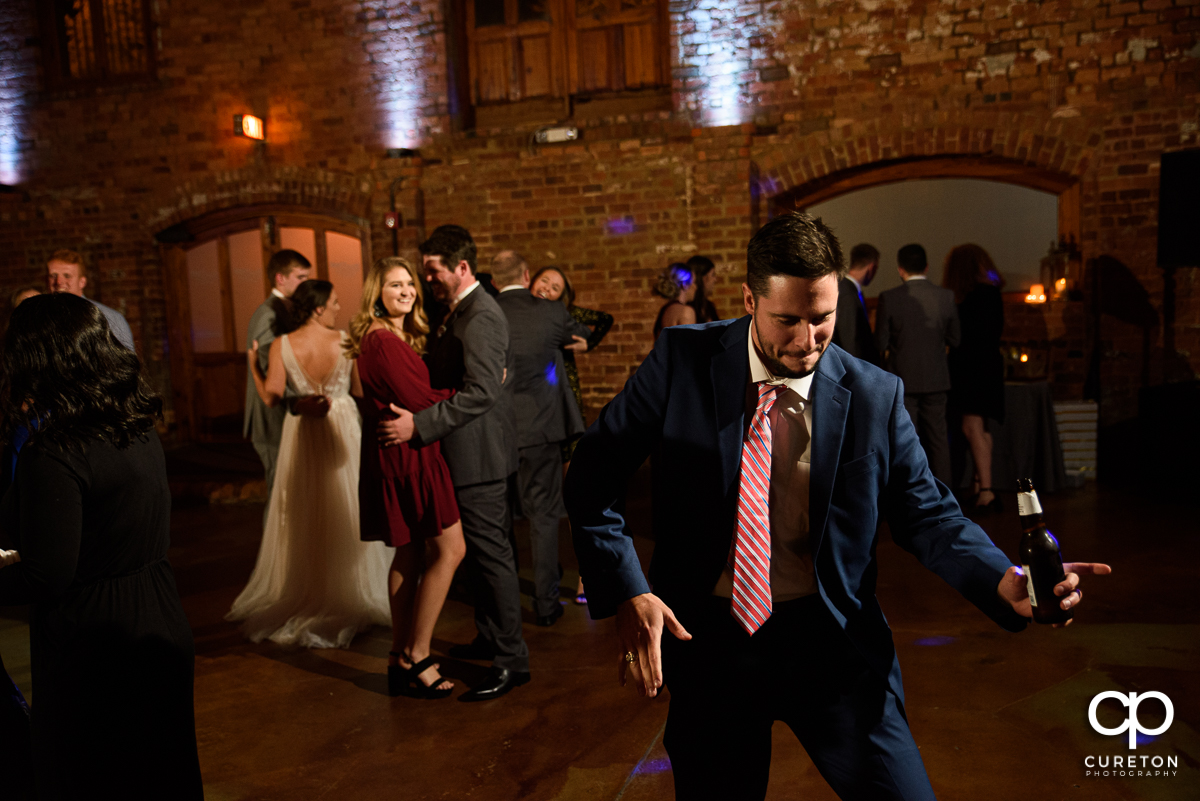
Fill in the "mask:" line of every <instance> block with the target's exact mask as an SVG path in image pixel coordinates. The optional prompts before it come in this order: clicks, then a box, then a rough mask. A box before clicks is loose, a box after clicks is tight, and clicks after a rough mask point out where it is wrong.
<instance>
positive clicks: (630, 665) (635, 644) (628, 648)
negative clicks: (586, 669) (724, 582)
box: [617, 593, 692, 698]
mask: <svg viewBox="0 0 1200 801" xmlns="http://www.w3.org/2000/svg"><path fill="white" fill-rule="evenodd" d="M664 625H665V626H666V627H667V629H669V630H670V632H671V633H672V634H674V635H675V636H676V637H678V638H679V639H681V640H690V639H692V635H691V634H688V632H687V629H685V628H684V627H683V624H682V623H680V622H679V621H678V620H677V619H676V618H675V613H674V612H672V611H671V609H670V608H669V607H668V606H667V605H666V604H664V603H663V602H662V601H661V600H660V599H659V598H658V596H656V595H652V594H651V593H645V594H643V595H635V596H633V597H632V598H630V599H629V600H627V601H624V602H622V603H621V605H620V606H618V607H617V639H618V640H619V641H620V643H621V654H620V656H621V667H620V668H619V669H618V673H617V678H618V679H619V680H620V682H621V686H622V687H624V686H625V674H626V671H627V670H631V671H632V672H633V680H634V682H636V684H637V688H638V692H639V693H641V694H642V695H644V696H646V697H647V698H653V697H654V696H656V695H658V690H659V688H660V687H662V684H663V672H662V632H663V626H664ZM628 653H632V654H633V655H634V657H635V659H634V661H632V662H629V661H627V660H626V659H625V654H628Z"/></svg>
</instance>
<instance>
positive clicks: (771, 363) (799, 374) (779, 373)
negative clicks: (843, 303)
mask: <svg viewBox="0 0 1200 801" xmlns="http://www.w3.org/2000/svg"><path fill="white" fill-rule="evenodd" d="M750 322H751V324H752V325H753V326H754V333H755V335H756V337H757V338H758V344H759V346H760V347H759V348H757V350H758V355H759V358H761V359H762V362H763V364H764V365H766V367H767V369H768V370H770V371H771V375H773V376H775V377H776V378H804V377H805V376H807V375H812V374H813V373H815V372H816V371H817V367H819V366H820V364H821V359H823V358H825V351H827V350H829V347H828V346H829V340H826V341H825V343H824V344H823V345H821V355H819V356H818V357H817V361H816V362H815V363H814V364H813V367H812V369H811V370H791V369H789V368H787V367H786V366H784V364H783V362H781V361H780V360H779V359H778V358H777V357H776V356H775V354H774V353H768V352H767V345H766V344H764V343H765V342H766V340H764V339H763V337H762V333H761V332H760V331H759V330H758V318H757V317H755V316H751V317H750Z"/></svg>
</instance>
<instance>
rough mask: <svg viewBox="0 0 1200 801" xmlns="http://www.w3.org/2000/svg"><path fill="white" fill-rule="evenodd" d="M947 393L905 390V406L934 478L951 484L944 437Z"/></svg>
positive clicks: (947, 484)
mask: <svg viewBox="0 0 1200 801" xmlns="http://www.w3.org/2000/svg"><path fill="white" fill-rule="evenodd" d="M949 395H950V393H948V392H905V393H904V408H905V409H907V410H908V416H909V417H911V418H912V421H913V425H914V426H916V428H917V437H918V438H919V439H920V440H921V447H922V448H924V449H925V458H927V459H928V460H929V470H930V472H932V473H933V477H934V478H936V479H937V480H938V481H940V482H942V483H943V484H945V485H946V486H949V485H950V440H949V439H948V438H947V436H946V401H947V399H948V398H949Z"/></svg>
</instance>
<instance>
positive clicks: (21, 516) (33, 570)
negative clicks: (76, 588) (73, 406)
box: [0, 445, 83, 606]
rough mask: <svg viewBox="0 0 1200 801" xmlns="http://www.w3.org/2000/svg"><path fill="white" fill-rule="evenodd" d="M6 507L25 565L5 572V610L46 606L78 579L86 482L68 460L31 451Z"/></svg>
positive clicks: (1, 576) (1, 590)
mask: <svg viewBox="0 0 1200 801" xmlns="http://www.w3.org/2000/svg"><path fill="white" fill-rule="evenodd" d="M9 493H10V497H8V498H6V502H5V518H6V519H5V521H4V522H5V528H6V529H8V533H9V535H10V538H11V539H12V540H13V541H14V544H15V545H16V546H17V550H18V551H19V552H20V554H21V561H20V562H17V563H16V564H12V565H9V566H7V567H3V568H0V605H2V606H14V605H19V604H31V603H39V602H42V601H47V600H50V599H52V598H55V597H57V596H59V595H62V594H63V593H64V592H65V591H66V590H67V588H68V587H69V586H71V582H72V581H73V580H74V579H75V571H76V566H77V564H78V562H79V542H80V537H81V535H82V533H83V480H82V479H81V478H80V476H79V475H78V473H77V472H76V471H75V470H73V469H71V467H69V466H68V464H67V462H66V460H64V459H62V458H59V457H58V456H57V455H54V454H51V453H48V452H47V451H46V450H45V449H43V448H41V447H38V446H36V445H34V446H28V445H27V446H26V447H25V448H24V449H22V451H21V455H20V457H19V458H18V460H17V470H16V477H15V479H14V481H13V486H12V488H11V489H10V490H9Z"/></svg>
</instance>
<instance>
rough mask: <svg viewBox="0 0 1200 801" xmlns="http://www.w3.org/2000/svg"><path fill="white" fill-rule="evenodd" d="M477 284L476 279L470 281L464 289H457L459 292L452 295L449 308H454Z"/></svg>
mask: <svg viewBox="0 0 1200 801" xmlns="http://www.w3.org/2000/svg"><path fill="white" fill-rule="evenodd" d="M477 286H479V282H478V281H471V285H470V286H469V287H466V288H465V289H461V290H459V293H458V294H457V295H455V296H454V300H452V301H450V308H451V309H454V308H455V307H456V306H458V304H460V303H462V299H463V298H465V297H466V296H467V295H470V294H471V290H473V289H474V288H475V287H477Z"/></svg>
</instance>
